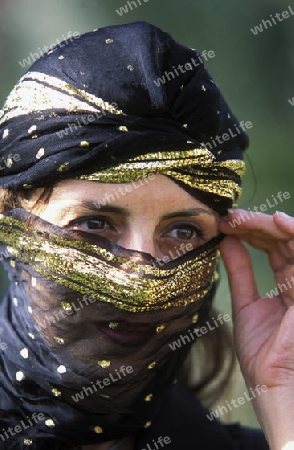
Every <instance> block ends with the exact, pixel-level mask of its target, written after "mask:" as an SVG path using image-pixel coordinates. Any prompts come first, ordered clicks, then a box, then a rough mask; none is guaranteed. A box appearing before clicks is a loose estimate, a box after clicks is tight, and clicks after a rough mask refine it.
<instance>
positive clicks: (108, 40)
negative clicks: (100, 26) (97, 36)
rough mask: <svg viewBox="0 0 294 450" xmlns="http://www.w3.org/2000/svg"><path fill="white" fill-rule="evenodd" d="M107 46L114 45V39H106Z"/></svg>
mask: <svg viewBox="0 0 294 450" xmlns="http://www.w3.org/2000/svg"><path fill="white" fill-rule="evenodd" d="M105 42H106V44H112V43H113V39H106V41H105Z"/></svg>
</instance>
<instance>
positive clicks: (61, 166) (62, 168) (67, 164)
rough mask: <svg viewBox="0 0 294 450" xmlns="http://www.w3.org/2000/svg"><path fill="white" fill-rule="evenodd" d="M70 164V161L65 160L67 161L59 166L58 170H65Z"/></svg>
mask: <svg viewBox="0 0 294 450" xmlns="http://www.w3.org/2000/svg"><path fill="white" fill-rule="evenodd" d="M68 166H69V162H65V163H63V164H61V165H60V166H59V167H58V169H57V172H64V171H65V170H67V169H68Z"/></svg>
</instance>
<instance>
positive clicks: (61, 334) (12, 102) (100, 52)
mask: <svg viewBox="0 0 294 450" xmlns="http://www.w3.org/2000/svg"><path fill="white" fill-rule="evenodd" d="M192 58H194V60H196V61H198V63H199V64H193V65H192V64H191V63H190V62H191V60H192ZM187 63H188V64H190V66H191V67H190V66H185V67H186V71H182V72H181V73H179V74H178V75H177V76H176V75H175V76H174V78H173V79H172V80H170V81H169V82H166V83H162V84H161V85H160V86H158V85H157V84H156V83H154V80H158V78H159V77H162V76H163V74H164V73H166V71H168V70H171V69H172V68H173V67H178V66H179V65H185V64H187ZM188 68H189V70H188ZM236 124H237V120H236V118H235V117H234V116H233V114H232V112H231V111H230V109H229V108H228V106H227V104H226V103H225V101H224V99H223V97H222V96H221V94H220V92H219V89H218V88H217V86H216V85H215V83H214V82H213V80H212V79H211V77H210V76H209V74H208V73H207V72H206V70H205V69H204V67H203V61H201V58H200V55H199V54H198V53H197V52H196V51H195V50H190V49H187V48H185V47H183V46H181V45H179V44H178V43H176V42H175V41H174V40H173V39H172V38H171V37H170V36H169V35H167V34H166V33H163V32H162V31H161V30H159V29H158V28H156V27H154V26H152V25H149V24H147V23H142V22H140V23H131V24H127V25H120V26H114V27H108V28H103V29H100V30H98V31H94V32H92V33H88V34H86V35H83V36H82V37H81V38H80V39H78V40H75V42H71V43H68V44H67V45H65V46H63V47H62V48H56V49H54V50H52V51H50V52H49V53H48V54H47V55H45V56H43V57H42V58H40V60H38V61H37V62H36V63H35V64H34V65H33V66H32V68H31V69H30V71H29V72H28V73H27V74H25V75H24V77H22V79H21V80H20V81H19V83H18V84H17V85H16V87H15V88H14V90H13V91H12V93H11V94H10V96H9V97H8V99H7V101H6V104H5V105H4V109H3V113H2V118H1V122H0V126H1V128H0V136H2V139H1V144H0V145H1V147H0V151H1V158H2V160H3V166H4V167H3V170H2V177H1V187H2V211H3V214H2V216H1V221H0V240H1V243H2V250H1V251H2V254H3V260H4V265H5V267H6V269H7V271H8V274H9V276H10V279H11V285H10V288H9V291H8V293H7V295H6V296H5V298H4V300H3V303H2V305H1V323H0V325H1V326H2V327H3V329H4V333H3V335H4V336H5V341H6V344H7V348H6V349H5V350H3V352H2V368H3V377H2V381H1V388H0V389H1V397H0V418H1V430H2V432H1V433H0V442H1V445H2V447H0V448H5V449H9V450H10V449H27V448H33V449H34V448H35V449H66V448H69V449H73V448H79V449H85V450H87V449H88V450H91V449H98V450H106V449H113V450H114V449H128V450H129V449H143V448H145V449H146V448H147V449H148V450H150V449H152V450H153V449H156V450H158V448H163V447H165V446H167V448H169V449H178V448H187V449H188V448H189V449H190V448H191V449H192V448H195V449H196V448H197V449H198V448H202V447H203V448H205V449H214V448H215V449H226V450H228V449H237V448H238V449H239V448H248V449H249V448H250V449H252V448H258V449H263V448H268V447H267V444H266V441H265V439H264V437H263V435H262V434H261V433H259V432H255V431H253V430H251V431H250V430H245V429H242V428H241V427H239V426H237V425H232V426H225V425H222V424H221V423H220V422H218V421H217V420H214V421H211V420H209V419H208V417H207V413H208V411H206V410H205V409H204V408H203V407H202V406H201V405H200V403H198V400H197V399H196V398H194V396H193V394H191V392H190V391H189V390H187V388H186V387H184V386H183V384H181V383H177V379H178V378H179V377H180V376H181V373H182V369H183V366H184V362H185V361H186V360H187V356H188V354H189V352H190V348H191V345H192V344H193V341H194V339H193V338H194V337H195V334H196V332H194V331H193V329H195V330H199V329H200V328H199V327H201V325H203V324H204V323H205V322H206V321H207V320H208V318H209V314H211V301H212V299H213V296H214V293H215V285H216V278H217V276H216V267H217V257H218V247H219V245H220V248H221V251H222V254H223V258H224V260H225V263H226V266H227V271H228V275H229V279H230V283H231V290H232V297H233V301H234V315H235V327H236V345H237V350H238V354H239V357H240V361H241V365H242V367H243V370H244V376H245V379H246V381H247V383H248V386H249V387H251V388H254V387H255V386H256V385H265V386H266V390H267V391H268V392H264V393H263V394H262V395H260V396H256V399H255V400H254V401H255V407H256V411H257V414H258V417H259V419H260V421H261V424H262V427H263V430H264V432H265V434H266V436H267V439H268V441H269V444H270V446H271V448H272V449H280V448H282V446H283V445H284V444H287V443H288V441H290V440H291V438H292V436H291V433H293V432H292V431H291V419H289V418H286V419H285V417H284V409H283V408H288V409H289V411H290V404H292V403H291V395H292V394H291V392H292V390H291V377H292V373H293V368H292V365H293V364H292V362H291V358H290V357H289V356H291V346H290V342H291V325H290V324H291V314H292V308H291V307H290V305H291V302H290V300H289V299H288V298H285V299H284V298H282V297H281V298H277V299H275V300H273V301H271V302H269V301H268V300H267V301H265V299H258V293H257V289H256V287H255V282H254V276H253V273H252V269H251V263H250V260H249V257H248V255H247V253H246V251H245V249H244V247H243V246H242V244H241V243H240V240H246V241H248V242H250V243H251V244H252V245H253V246H255V247H257V248H260V249H262V250H264V251H267V252H268V253H269V255H270V261H271V263H272V266H273V270H274V272H275V273H277V277H278V278H277V279H278V280H280V279H282V278H283V276H285V275H287V276H289V274H290V273H291V266H290V265H289V264H290V263H291V261H292V250H291V245H292V242H291V237H292V234H293V232H292V231H291V229H292V228H293V227H292V225H293V224H292V219H289V218H288V217H284V216H283V215H281V214H276V215H274V216H273V218H272V217H269V216H266V215H252V217H251V218H250V220H248V221H246V222H243V223H242V224H241V225H240V226H238V227H236V228H234V229H233V228H232V227H230V225H229V220H231V219H234V218H238V216H239V214H240V212H239V211H238V210H235V211H233V212H232V211H230V212H229V216H228V217H227V216H226V214H227V212H228V210H229V208H231V207H232V206H233V205H234V204H235V202H236V200H237V198H238V196H239V194H240V176H241V175H242V173H243V171H244V163H243V161H242V152H243V150H245V148H246V147H247V137H246V135H245V134H244V133H243V131H242V130H241V129H240V128H239V129H238V132H237V133H235V136H234V137H232V139H230V140H229V141H224V142H223V143H222V144H219V145H217V146H215V147H214V145H211V150H210V151H209V150H208V149H207V146H208V144H209V142H215V138H216V136H218V135H222V134H223V133H224V132H225V131H227V130H228V129H230V128H232V127H235V128H236ZM236 129H237V128H236ZM223 233H225V234H231V235H235V236H232V237H226V238H225V239H224V240H223V242H221V241H222V239H223V237H224V236H223ZM220 242H221V244H220ZM244 281H245V282H244ZM289 295H290V294H289ZM271 313H272V314H271ZM261 324H262V325H261ZM195 327H196V328H195ZM220 330H221V328H220ZM223 330H224V329H223ZM223 330H222V332H221V333H223ZM187 333H189V335H190V338H191V339H190V342H189V341H188V340H186V341H185V342H183V345H181V346H180V348H178V349H177V350H176V351H174V350H171V346H170V344H172V343H173V342H174V341H176V340H177V339H179V336H182V335H184V334H187ZM193 333H194V335H193ZM201 339H202V338H201ZM281 349H282V350H281ZM208 356H209V355H207V357H208ZM212 357H215V360H217V359H218V357H219V355H218V353H215V354H213V355H212ZM204 384H205V383H204ZM200 387H201V383H199V385H198V388H199V390H200ZM281 396H282V397H281ZM289 416H290V414H289ZM289 448H290V447H289Z"/></svg>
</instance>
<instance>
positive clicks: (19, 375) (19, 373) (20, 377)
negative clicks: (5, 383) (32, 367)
mask: <svg viewBox="0 0 294 450" xmlns="http://www.w3.org/2000/svg"><path fill="white" fill-rule="evenodd" d="M24 377H25V376H24V373H23V372H22V371H21V370H19V371H18V372H16V374H15V378H16V380H17V381H22V380H23V379H24Z"/></svg>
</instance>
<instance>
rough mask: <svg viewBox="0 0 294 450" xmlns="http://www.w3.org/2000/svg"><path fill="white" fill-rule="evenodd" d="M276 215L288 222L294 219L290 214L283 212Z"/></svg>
mask: <svg viewBox="0 0 294 450" xmlns="http://www.w3.org/2000/svg"><path fill="white" fill-rule="evenodd" d="M276 215H277V216H279V217H282V219H286V220H291V219H292V217H291V216H289V215H288V214H285V213H284V212H281V211H276Z"/></svg>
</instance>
